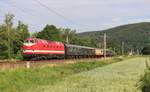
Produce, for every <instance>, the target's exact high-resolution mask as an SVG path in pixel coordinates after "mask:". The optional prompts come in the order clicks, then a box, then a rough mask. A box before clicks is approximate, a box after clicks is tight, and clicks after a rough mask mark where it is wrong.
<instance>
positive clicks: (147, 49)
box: [142, 46, 150, 55]
mask: <svg viewBox="0 0 150 92" xmlns="http://www.w3.org/2000/svg"><path fill="white" fill-rule="evenodd" d="M142 54H143V55H150V46H146V47H144V48H143V50H142Z"/></svg>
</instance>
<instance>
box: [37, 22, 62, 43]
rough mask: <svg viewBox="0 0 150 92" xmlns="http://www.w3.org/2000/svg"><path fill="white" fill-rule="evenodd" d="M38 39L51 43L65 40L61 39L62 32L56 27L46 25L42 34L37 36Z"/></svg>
mask: <svg viewBox="0 0 150 92" xmlns="http://www.w3.org/2000/svg"><path fill="white" fill-rule="evenodd" d="M36 37H37V38H41V39H46V40H51V41H63V38H62V37H61V31H60V30H59V29H57V28H56V27H55V26H54V25H46V26H45V28H44V29H43V30H42V31H41V32H39V33H37V34H36Z"/></svg>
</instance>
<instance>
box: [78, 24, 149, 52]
mask: <svg viewBox="0 0 150 92" xmlns="http://www.w3.org/2000/svg"><path fill="white" fill-rule="evenodd" d="M104 32H105V33H107V43H108V47H112V48H116V49H120V48H121V43H122V42H124V43H125V49H126V52H127V51H129V50H131V49H134V50H137V49H142V48H143V47H144V46H145V45H147V44H148V42H149V40H150V39H149V38H150V22H142V23H135V24H128V25H122V26H118V27H114V28H111V29H108V30H102V31H93V32H84V33H79V34H78V36H82V37H90V38H91V39H92V40H93V41H95V43H100V42H101V45H102V41H103V38H102V35H103V34H104Z"/></svg>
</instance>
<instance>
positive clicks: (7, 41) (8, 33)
mask: <svg viewBox="0 0 150 92" xmlns="http://www.w3.org/2000/svg"><path fill="white" fill-rule="evenodd" d="M13 17H14V15H13V14H9V13H8V14H6V15H5V20H4V29H3V30H2V31H1V33H2V34H3V36H2V37H1V39H3V41H2V42H1V43H2V44H3V46H6V48H7V50H5V51H3V53H5V54H7V55H6V57H7V58H12V54H13V44H12V41H13V39H14V36H13V35H12V34H13V28H12V26H13V22H12V21H13Z"/></svg>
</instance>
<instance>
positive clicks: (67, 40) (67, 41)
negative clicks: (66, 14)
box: [66, 33, 69, 44]
mask: <svg viewBox="0 0 150 92" xmlns="http://www.w3.org/2000/svg"><path fill="white" fill-rule="evenodd" d="M68 35H69V33H68V34H67V36H66V43H67V44H69V38H68Z"/></svg>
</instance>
